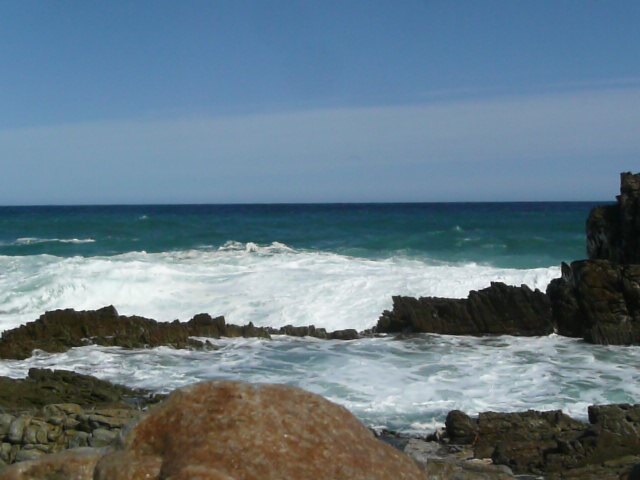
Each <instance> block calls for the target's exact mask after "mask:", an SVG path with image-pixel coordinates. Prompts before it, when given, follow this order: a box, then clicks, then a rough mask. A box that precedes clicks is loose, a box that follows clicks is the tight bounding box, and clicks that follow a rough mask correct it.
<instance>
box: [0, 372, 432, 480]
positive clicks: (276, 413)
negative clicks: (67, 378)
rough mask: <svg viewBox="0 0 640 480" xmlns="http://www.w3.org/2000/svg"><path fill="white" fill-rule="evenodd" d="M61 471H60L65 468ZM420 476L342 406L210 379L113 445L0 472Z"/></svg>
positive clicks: (7, 476) (312, 479) (45, 477)
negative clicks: (108, 447)
mask: <svg viewBox="0 0 640 480" xmlns="http://www.w3.org/2000/svg"><path fill="white" fill-rule="evenodd" d="M61 475H62V476H61ZM36 478H37V479H39V480H53V479H59V478H69V479H76V480H85V479H86V480H89V479H91V480H125V479H126V480H138V479H148V480H152V479H171V480H187V479H190V480H194V479H202V480H233V479H243V480H258V479H260V480H271V479H273V480H275V479H283V478H290V479H296V480H322V479H327V480H329V479H350V480H365V479H366V480H376V479H379V480H386V479H389V480H391V479H394V480H400V479H412V480H413V479H415V480H417V479H423V478H424V477H423V474H422V472H421V471H420V469H419V468H418V467H417V465H416V464H415V463H414V462H413V460H411V459H410V458H409V457H407V456H405V455H404V454H402V453H401V452H399V451H397V450H396V449H394V448H393V447H391V446H389V445H386V444H384V443H382V442H380V441H379V440H377V439H376V438H375V437H374V436H373V434H372V433H371V432H370V431H369V430H368V429H367V428H365V427H364V426H363V425H362V424H361V423H360V422H359V421H358V420H357V419H356V418H355V417H354V416H353V415H352V414H351V413H349V412H348V411H347V410H346V409H345V408H343V407H340V406H338V405H335V404H333V403H331V402H329V401H328V400H325V399H324V398H322V397H320V396H318V395H315V394H312V393H308V392H305V391H304V390H301V389H298V388H294V387H289V386H284V385H251V384H246V383H241V382H206V383H199V384H195V385H191V386H189V387H186V388H184V389H181V390H176V391H175V392H173V393H172V394H171V395H170V396H169V397H168V398H167V400H166V401H165V402H163V403H162V404H160V405H158V406H156V407H155V408H153V409H152V410H151V411H150V412H149V413H148V414H147V415H145V416H144V417H143V418H142V420H141V421H140V422H139V423H137V424H136V425H135V426H133V427H132V428H131V429H130V430H129V432H128V433H127V434H126V435H125V436H123V438H122V440H121V442H120V445H119V446H118V448H117V449H115V450H111V451H104V450H100V451H98V453H96V452H95V451H87V450H86V449H84V450H81V451H78V452H77V453H76V452H75V451H74V450H69V451H67V452H64V453H62V454H57V455H48V456H46V457H44V458H43V459H38V460H33V461H27V462H22V463H19V464H15V465H13V466H11V467H8V468H7V469H6V470H4V471H3V472H2V473H0V480H27V479H29V480H31V479H36Z"/></svg>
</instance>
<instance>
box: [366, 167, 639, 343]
mask: <svg viewBox="0 0 640 480" xmlns="http://www.w3.org/2000/svg"><path fill="white" fill-rule="evenodd" d="M620 192H621V193H620V195H619V196H618V198H617V202H616V203H615V204H613V205H605V206H600V207H596V208H594V209H593V210H592V211H591V213H590V215H589V217H588V220H587V228H586V237H587V252H588V255H589V258H588V259H587V260H579V261H575V262H573V263H571V264H570V265H568V264H563V265H562V276H561V277H560V278H558V279H555V280H553V281H552V282H551V283H550V284H549V286H548V288H547V291H546V294H544V293H542V292H539V291H537V290H536V291H531V290H530V289H529V288H528V287H526V286H521V287H509V286H506V285H504V284H500V283H492V284H491V286H490V287H488V288H485V289H483V290H480V291H472V292H470V294H469V297H468V298H467V299H448V298H434V297H428V298H419V299H416V298H410V297H394V298H393V309H392V310H391V311H385V312H383V314H382V316H381V317H380V319H379V321H378V324H377V326H376V328H375V330H376V331H378V332H383V333H392V332H403V333H407V332H425V333H443V334H452V335H487V334H506V335H547V334H549V333H551V332H553V331H555V332H557V333H559V334H561V335H566V336H570V337H578V338H584V340H586V341H587V342H590V343H596V344H603V345H640V174H635V175H634V174H631V173H623V174H622V175H621V187H620Z"/></svg>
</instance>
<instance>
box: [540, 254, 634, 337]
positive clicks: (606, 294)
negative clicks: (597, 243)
mask: <svg viewBox="0 0 640 480" xmlns="http://www.w3.org/2000/svg"><path fill="white" fill-rule="evenodd" d="M547 295H548V296H549V299H550V301H551V305H552V309H553V319H554V322H555V324H556V325H557V330H558V333H559V334H560V335H566V336H570V337H580V338H584V339H585V340H586V341H587V342H590V343H596V344H602V345H638V344H640V265H629V264H627V265H621V264H617V263H613V262H610V261H608V260H582V261H578V262H573V263H572V264H571V265H570V266H569V265H566V264H563V265H562V277H561V278H558V279H555V280H552V281H551V283H550V284H549V286H548V287H547Z"/></svg>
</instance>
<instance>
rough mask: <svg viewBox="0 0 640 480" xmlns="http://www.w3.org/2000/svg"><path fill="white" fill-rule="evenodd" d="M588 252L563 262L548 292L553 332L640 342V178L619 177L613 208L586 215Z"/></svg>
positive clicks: (613, 342) (600, 340) (590, 339)
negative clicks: (579, 258) (617, 193)
mask: <svg viewBox="0 0 640 480" xmlns="http://www.w3.org/2000/svg"><path fill="white" fill-rule="evenodd" d="M587 254H588V256H589V259H588V260H580V261H576V262H572V263H571V265H567V264H563V265H562V277H561V278H558V279H555V280H553V281H552V282H551V283H550V284H549V286H548V288H547V295H548V296H549V299H550V301H551V306H552V311H553V320H554V323H555V324H556V328H557V331H558V333H559V334H561V335H567V336H570V337H582V338H584V339H585V340H586V341H588V342H590V343H597V344H602V345H638V344H640V174H635V175H634V174H631V173H623V174H621V178H620V195H618V198H617V202H616V204H614V205H606V206H600V207H596V208H594V209H593V210H592V211H591V213H590V214H589V218H588V220H587Z"/></svg>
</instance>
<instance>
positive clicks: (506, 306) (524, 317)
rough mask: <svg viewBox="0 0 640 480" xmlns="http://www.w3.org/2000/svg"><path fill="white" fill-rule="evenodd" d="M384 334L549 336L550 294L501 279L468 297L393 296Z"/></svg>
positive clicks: (381, 326) (378, 328) (384, 317)
mask: <svg viewBox="0 0 640 480" xmlns="http://www.w3.org/2000/svg"><path fill="white" fill-rule="evenodd" d="M375 330H376V331H377V332H380V333H394V332H403V333H420V332H424V333H441V334H449V335H487V334H494V335H548V334H550V333H552V332H553V324H552V323H551V305H550V303H549V299H548V298H547V296H546V295H545V294H544V293H542V292H540V291H539V290H537V289H536V290H535V291H533V290H531V289H530V288H529V287H527V286H526V285H522V286H520V287H513V286H509V285H505V284H504V283H501V282H492V283H491V286H489V287H487V288H485V289H482V290H478V291H475V290H474V291H471V292H469V296H468V298H466V299H452V298H439V297H422V298H412V297H401V296H396V297H393V310H392V311H385V312H383V314H382V316H381V317H380V319H379V320H378V324H377V326H376V328H375Z"/></svg>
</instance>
